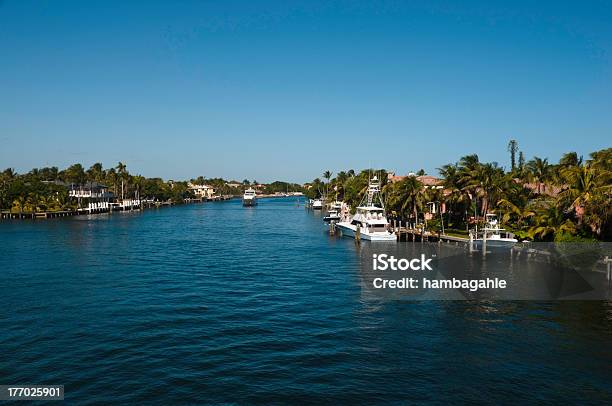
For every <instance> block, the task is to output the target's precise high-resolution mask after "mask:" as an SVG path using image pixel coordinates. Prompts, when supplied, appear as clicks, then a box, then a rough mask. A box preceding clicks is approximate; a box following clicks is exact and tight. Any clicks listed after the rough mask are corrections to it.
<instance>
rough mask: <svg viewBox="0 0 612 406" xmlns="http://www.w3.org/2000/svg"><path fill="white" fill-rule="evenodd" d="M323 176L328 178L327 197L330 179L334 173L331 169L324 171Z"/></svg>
mask: <svg viewBox="0 0 612 406" xmlns="http://www.w3.org/2000/svg"><path fill="white" fill-rule="evenodd" d="M323 177H324V178H325V179H327V184H326V185H325V197H327V195H328V194H329V180H330V179H331V177H332V173H331V172H330V171H325V172H323Z"/></svg>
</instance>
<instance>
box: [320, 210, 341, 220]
mask: <svg viewBox="0 0 612 406" xmlns="http://www.w3.org/2000/svg"><path fill="white" fill-rule="evenodd" d="M339 220H340V214H339V213H338V210H330V211H328V212H327V215H326V216H325V217H323V221H325V222H326V223H329V222H331V221H339Z"/></svg>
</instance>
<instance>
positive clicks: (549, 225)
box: [528, 200, 576, 240]
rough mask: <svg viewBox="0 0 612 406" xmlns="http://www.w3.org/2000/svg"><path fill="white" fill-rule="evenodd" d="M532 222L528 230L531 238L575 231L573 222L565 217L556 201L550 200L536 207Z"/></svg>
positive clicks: (541, 237) (544, 237) (545, 238)
mask: <svg viewBox="0 0 612 406" xmlns="http://www.w3.org/2000/svg"><path fill="white" fill-rule="evenodd" d="M534 223H535V224H534V225H533V226H532V227H530V228H529V231H528V235H529V237H531V238H533V239H539V240H547V239H550V237H554V236H555V235H557V234H559V233H569V234H574V233H575V232H576V227H575V226H574V223H572V221H571V220H570V219H569V218H567V217H566V214H565V213H564V212H563V210H561V208H560V205H559V204H558V202H554V201H550V200H549V201H546V202H544V204H543V205H540V206H539V207H538V208H537V209H536V211H535V216H534Z"/></svg>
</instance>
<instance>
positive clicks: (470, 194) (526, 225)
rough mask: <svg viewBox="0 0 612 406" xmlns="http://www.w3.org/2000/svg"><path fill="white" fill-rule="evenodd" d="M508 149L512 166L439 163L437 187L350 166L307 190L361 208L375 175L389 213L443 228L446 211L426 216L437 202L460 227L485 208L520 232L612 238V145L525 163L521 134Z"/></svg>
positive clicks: (448, 222) (451, 224)
mask: <svg viewBox="0 0 612 406" xmlns="http://www.w3.org/2000/svg"><path fill="white" fill-rule="evenodd" d="M508 152H509V153H510V162H511V167H512V169H510V170H509V171H506V170H505V169H504V168H502V167H500V166H499V165H498V164H497V163H496V162H481V161H480V160H479V157H478V155H476V154H473V155H467V156H464V157H463V158H461V159H460V160H459V161H458V162H457V163H452V164H448V165H444V166H442V167H441V168H439V169H438V171H439V173H440V175H441V179H440V182H439V184H436V185H432V184H429V185H424V184H423V183H422V182H421V180H419V178H418V176H406V177H404V178H403V179H401V180H399V181H397V182H394V183H391V182H387V174H386V172H385V171H384V170H364V171H362V172H360V173H359V174H355V171H353V170H351V171H348V172H340V173H338V174H337V175H336V177H335V178H333V179H329V178H327V176H326V175H327V174H328V172H329V171H327V172H326V173H325V174H324V178H326V179H327V182H322V181H321V180H320V179H318V178H317V179H315V180H314V181H313V182H311V183H310V184H308V190H307V192H306V194H307V196H308V197H311V198H313V197H318V196H320V195H323V194H325V191H329V193H328V194H327V200H335V199H336V198H337V199H339V200H344V201H345V202H347V203H348V204H349V205H350V206H351V207H352V208H353V210H354V208H355V207H356V206H357V205H358V204H359V202H360V201H361V199H362V197H363V195H364V193H365V190H366V188H367V184H368V179H369V178H370V177H371V176H372V175H373V174H377V175H378V176H379V178H381V180H382V183H381V184H382V185H383V195H384V198H385V205H386V207H387V210H388V211H389V212H390V214H391V215H395V216H397V217H399V218H401V219H402V220H404V221H410V222H412V223H414V222H420V223H427V228H428V229H430V230H431V231H438V230H439V229H440V227H441V224H440V223H441V221H440V214H439V212H438V214H436V215H432V214H431V213H430V214H429V215H427V213H429V212H430V211H431V207H432V206H434V205H435V206H438V207H440V206H443V207H445V209H446V210H445V213H444V214H443V219H444V225H445V228H446V229H449V230H454V232H455V233H458V232H459V230H467V229H468V228H469V227H470V226H471V225H474V224H476V223H479V222H482V221H483V218H484V215H485V214H486V213H496V214H498V216H499V218H500V219H501V220H502V222H503V223H504V226H505V227H506V228H508V229H509V230H511V231H513V232H514V233H515V234H516V235H517V236H518V237H519V238H529V239H532V240H536V241H554V240H563V241H569V240H575V241H586V240H589V239H599V240H605V241H609V240H610V239H611V238H612V223H611V222H610V217H611V213H612V196H611V194H612V148H608V149H604V150H600V151H596V152H593V153H592V154H590V158H589V159H587V160H583V159H582V158H581V157H579V156H578V155H577V154H576V153H575V152H570V153H567V154H565V155H564V156H563V157H562V158H561V159H560V160H559V163H557V164H550V163H549V162H548V160H547V159H546V158H540V157H534V158H533V159H531V160H530V161H528V162H525V158H524V154H523V152H522V151H518V143H517V142H516V141H514V140H512V141H510V143H509V144H508ZM517 152H518V162H516V155H517ZM421 174H422V172H421ZM426 218H428V219H429V220H428V221H426V220H425V219H426Z"/></svg>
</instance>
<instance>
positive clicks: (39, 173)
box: [0, 162, 303, 213]
mask: <svg viewBox="0 0 612 406" xmlns="http://www.w3.org/2000/svg"><path fill="white" fill-rule="evenodd" d="M190 182H191V183H193V184H197V185H209V186H212V187H213V188H214V190H215V194H216V195H232V196H238V195H241V194H242V193H243V192H244V189H246V188H248V187H249V185H251V182H249V181H248V180H246V179H245V180H244V181H243V182H237V181H230V182H228V181H226V180H225V179H222V178H210V179H209V178H204V177H203V176H199V177H197V178H195V179H191V180H190ZM92 184H93V185H95V184H102V185H105V186H106V187H108V189H109V191H110V192H112V193H113V195H114V196H115V198H117V199H123V198H125V199H129V198H140V199H150V200H155V201H161V202H172V203H175V204H180V203H183V202H184V201H185V199H188V198H194V197H195V196H194V194H193V192H192V191H191V190H189V182H186V181H172V180H168V181H165V180H163V179H161V178H145V177H144V176H140V175H132V174H130V172H129V171H128V168H127V165H126V164H124V163H123V162H119V163H118V164H117V166H115V167H113V168H107V169H104V168H103V166H102V164H101V163H95V164H93V165H92V166H91V167H90V168H89V169H87V170H86V169H84V168H83V165H81V164H74V165H71V166H70V167H68V168H66V169H64V170H61V171H60V170H59V169H58V168H57V167H50V168H35V169H32V170H31V171H30V172H28V173H25V174H17V173H16V172H15V171H14V170H13V169H10V168H9V169H6V170H4V171H3V172H1V173H0V210H2V211H5V210H10V211H12V212H14V213H33V212H51V211H61V210H75V209H77V208H78V207H85V206H86V205H87V204H88V203H89V202H88V199H86V198H81V199H76V198H70V197H69V193H68V192H69V189H70V188H71V185H74V186H75V187H76V188H78V187H79V186H85V187H88V186H91V185H92ZM252 184H253V185H257V181H256V180H253V182H252ZM236 185H238V186H236ZM260 186H261V187H260V188H259V189H258V191H259V192H262V193H266V194H274V193H285V192H287V191H289V192H297V191H302V190H303V188H302V186H301V185H298V184H294V183H287V182H280V181H276V182H273V183H271V184H269V185H260Z"/></svg>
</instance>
